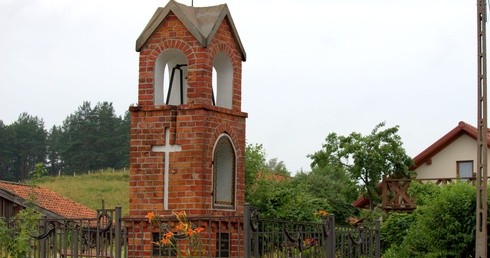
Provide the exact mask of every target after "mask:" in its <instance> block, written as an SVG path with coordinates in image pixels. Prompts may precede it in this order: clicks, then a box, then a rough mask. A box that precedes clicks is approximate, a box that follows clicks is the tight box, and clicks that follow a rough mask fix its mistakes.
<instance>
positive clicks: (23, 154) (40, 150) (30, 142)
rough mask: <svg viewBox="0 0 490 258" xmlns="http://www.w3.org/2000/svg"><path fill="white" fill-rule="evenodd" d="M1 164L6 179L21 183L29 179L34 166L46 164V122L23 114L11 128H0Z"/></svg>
mask: <svg viewBox="0 0 490 258" xmlns="http://www.w3.org/2000/svg"><path fill="white" fill-rule="evenodd" d="M0 128H1V129H0V130H1V131H2V132H1V133H0V135H1V136H0V145H1V147H2V151H1V152H0V153H1V156H0V163H1V165H0V166H1V169H2V172H1V173H2V176H3V178H4V179H7V180H12V181H19V180H22V179H23V178H27V177H28V175H29V173H30V172H31V171H33V170H34V165H35V164H36V163H39V162H44V159H45V153H46V135H47V132H46V130H44V122H43V121H42V119H39V118H38V117H35V116H31V115H29V114H27V113H22V114H21V115H20V116H19V118H18V119H17V121H15V122H14V123H13V124H11V125H9V126H4V125H3V123H2V126H0Z"/></svg>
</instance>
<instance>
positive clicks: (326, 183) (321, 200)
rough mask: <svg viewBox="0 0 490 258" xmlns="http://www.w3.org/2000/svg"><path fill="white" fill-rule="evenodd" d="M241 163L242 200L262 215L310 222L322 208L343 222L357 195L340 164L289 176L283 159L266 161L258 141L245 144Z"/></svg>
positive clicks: (352, 210)
mask: <svg viewBox="0 0 490 258" xmlns="http://www.w3.org/2000/svg"><path fill="white" fill-rule="evenodd" d="M245 164H246V165H245V170H246V177H247V186H246V189H247V191H246V200H247V202H249V203H250V204H251V205H252V206H254V207H257V208H258V209H259V210H260V213H261V214H262V215H264V216H266V217H270V218H278V219H285V220H298V221H299V220H303V221H312V220H315V219H318V217H315V214H316V213H317V212H318V211H319V210H325V211H328V212H330V213H334V214H335V215H336V216H337V218H339V221H342V222H343V221H345V218H347V217H349V216H352V215H353V214H354V212H355V211H354V209H353V207H352V205H351V202H352V201H353V200H354V199H355V198H357V196H358V195H357V194H358V191H357V186H356V184H355V183H354V182H353V181H352V180H350V178H348V177H347V176H346V174H345V172H344V171H343V170H342V169H343V168H342V167H337V168H336V169H333V168H330V167H329V168H315V169H314V170H313V171H312V172H310V173H307V172H299V173H297V174H296V175H295V176H293V177H291V176H290V173H289V171H288V170H287V169H286V165H285V164H284V162H282V161H278V160H277V159H276V158H273V159H270V160H269V161H266V152H265V150H264V148H263V146H262V145H261V144H255V145H254V144H247V147H246V156H245Z"/></svg>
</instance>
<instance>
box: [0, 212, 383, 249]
mask: <svg viewBox="0 0 490 258" xmlns="http://www.w3.org/2000/svg"><path fill="white" fill-rule="evenodd" d="M5 225H8V227H9V228H10V229H11V230H10V231H8V232H10V233H9V234H12V236H11V239H12V240H13V239H15V238H18V237H19V235H18V234H21V233H20V232H21V231H22V229H21V225H22V222H19V221H15V220H9V221H6V224H5ZM0 234H6V232H2V231H0ZM16 234H17V235H16ZM169 236H171V238H170V237H169ZM379 236H380V229H379V222H376V223H373V224H363V225H360V226H357V227H339V226H336V225H335V217H334V216H333V215H329V217H328V219H327V220H325V221H324V222H323V223H309V222H291V221H281V220H274V219H266V218H261V217H260V215H259V213H258V211H257V210H254V209H252V208H250V206H248V205H246V206H245V214H244V216H243V217H207V218H204V217H189V218H186V221H185V222H184V223H182V221H180V220H178V219H177V218H159V219H158V220H152V221H149V220H148V219H147V218H122V217H121V209H120V208H116V209H115V210H105V209H104V210H99V211H98V216H97V218H93V219H63V220H60V219H57V220H53V219H46V218H44V219H40V220H38V221H37V222H36V224H35V228H34V230H31V231H29V232H28V238H27V241H28V243H27V245H28V248H27V249H26V250H27V251H26V252H25V253H23V254H20V255H19V257H33V258H38V257H39V258H51V257H56V258H59V257H79V258H86V257H87V258H88V257H110V258H112V257H115V258H120V257H123V258H126V257H180V256H190V257H254V258H259V257H260V258H262V257H263V258H280V257H285V258H286V257H287V258H289V257H302V258H305V257H327V258H334V257H380V251H381V250H380V237H379ZM167 240H168V241H167ZM165 241H167V242H165ZM0 257H14V255H13V254H12V246H11V245H9V244H8V243H3V242H0Z"/></svg>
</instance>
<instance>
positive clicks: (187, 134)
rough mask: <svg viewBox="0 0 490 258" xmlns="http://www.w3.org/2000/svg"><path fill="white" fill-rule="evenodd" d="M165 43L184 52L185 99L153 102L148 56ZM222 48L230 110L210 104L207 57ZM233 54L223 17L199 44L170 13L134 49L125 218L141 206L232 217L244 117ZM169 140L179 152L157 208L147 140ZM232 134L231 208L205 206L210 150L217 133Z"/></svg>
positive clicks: (158, 156)
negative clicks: (229, 68)
mask: <svg viewBox="0 0 490 258" xmlns="http://www.w3.org/2000/svg"><path fill="white" fill-rule="evenodd" d="M167 49H178V50H180V51H182V53H183V54H184V55H185V56H186V58H187V62H188V63H187V64H188V74H187V79H188V90H187V104H185V105H179V106H165V105H162V106H155V105H154V103H153V99H154V96H153V81H154V78H153V77H154V68H155V63H156V60H157V58H158V56H159V54H160V53H162V52H163V51H165V50H167ZM218 52H224V53H225V54H227V55H228V56H229V58H230V60H231V61H232V64H233V73H234V75H233V105H232V109H231V110H230V109H226V108H221V107H216V106H212V78H211V76H212V67H213V57H214V56H215V55H216V54H217V53H218ZM241 62H242V59H241V55H240V50H239V47H238V46H237V44H236V41H235V39H234V37H233V34H232V33H231V32H230V27H229V24H228V22H227V20H226V19H225V20H224V21H223V22H222V24H221V26H220V28H219V29H218V31H217V33H216V34H215V36H214V37H213V39H212V41H211V42H210V43H209V45H208V47H206V48H204V47H202V46H201V45H200V43H199V42H198V41H197V40H196V39H195V38H194V36H193V35H192V34H191V33H190V32H189V31H188V30H187V28H186V27H185V26H184V25H183V24H182V23H181V22H180V21H179V20H178V19H177V17H176V16H175V15H173V14H171V15H169V16H167V18H166V19H165V21H164V22H163V23H162V24H161V25H160V27H159V28H158V29H157V31H156V32H155V33H154V34H153V35H152V36H151V38H150V39H149V40H148V41H147V43H146V45H145V46H144V47H143V48H142V50H141V52H140V61H139V65H140V70H139V71H140V76H139V87H138V89H139V91H138V105H137V106H133V107H131V108H130V111H131V152H130V164H131V168H130V216H144V215H146V214H147V213H148V212H149V211H154V212H155V213H157V214H159V215H166V214H168V215H170V214H171V211H172V210H175V211H186V212H187V213H188V214H189V215H191V216H192V215H240V214H242V213H243V203H244V199H245V190H244V189H245V185H244V184H245V176H244V173H245V170H244V166H245V164H244V162H245V161H244V153H245V119H246V117H247V114H246V113H243V112H241V67H242V66H241V65H242V64H241ZM166 127H167V128H170V133H171V135H170V144H172V145H175V144H176V145H180V146H181V147H182V151H180V152H172V153H171V154H170V163H169V164H170V174H169V189H168V190H169V211H164V210H163V191H164V190H163V187H164V153H161V152H153V151H152V150H151V148H152V146H153V145H165V144H166V143H165V128H166ZM222 133H226V134H228V135H229V136H230V138H231V139H232V140H233V144H234V145H235V148H236V155H237V156H236V157H237V164H236V166H237V175H236V176H237V187H236V205H235V206H236V211H227V210H213V208H212V190H213V187H212V181H213V171H212V163H211V162H212V155H213V147H214V144H215V142H216V141H217V139H218V136H219V135H220V134H222Z"/></svg>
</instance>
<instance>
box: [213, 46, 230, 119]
mask: <svg viewBox="0 0 490 258" xmlns="http://www.w3.org/2000/svg"><path fill="white" fill-rule="evenodd" d="M213 104H214V105H216V106H219V107H225V108H229V109H231V108H232V105H233V65H232V63H231V60H230V58H229V57H228V56H227V55H226V54H225V53H223V52H219V53H218V54H217V55H216V56H215V58H214V61H213Z"/></svg>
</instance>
